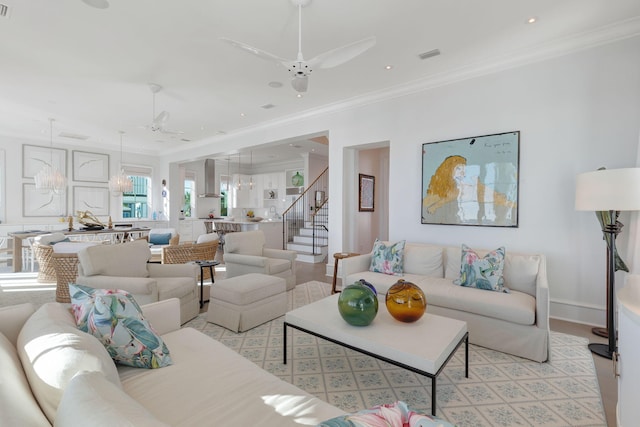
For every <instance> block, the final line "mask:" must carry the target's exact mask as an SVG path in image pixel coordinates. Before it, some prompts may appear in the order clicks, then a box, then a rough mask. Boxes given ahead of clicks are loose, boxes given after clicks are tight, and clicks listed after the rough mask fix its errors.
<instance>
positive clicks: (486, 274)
mask: <svg viewBox="0 0 640 427" xmlns="http://www.w3.org/2000/svg"><path fill="white" fill-rule="evenodd" d="M504 254H505V249H504V247H500V248H498V249H496V250H494V251H491V252H489V253H488V254H486V255H485V256H484V257H480V256H479V255H478V254H477V253H476V252H475V251H473V250H472V249H471V248H470V247H468V246H467V245H464V244H463V245H462V258H461V266H460V278H459V279H456V280H454V281H453V283H454V284H456V285H460V286H467V287H470V288H477V289H486V290H489V291H497V292H507V293H508V292H509V289H508V288H506V287H505V286H504V278H503V277H502V270H504Z"/></svg>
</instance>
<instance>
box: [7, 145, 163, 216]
mask: <svg viewBox="0 0 640 427" xmlns="http://www.w3.org/2000/svg"><path fill="white" fill-rule="evenodd" d="M24 144H27V145H38V146H42V147H49V145H50V142H49V137H48V135H47V138H46V141H45V140H28V139H20V138H14V137H9V136H4V135H0V150H3V151H4V153H5V165H4V166H5V168H4V170H3V171H1V172H2V174H4V176H5V177H6V185H5V188H6V206H5V214H4V215H3V216H2V217H0V220H2V222H3V223H7V224H51V223H56V222H57V221H58V218H55V217H23V216H22V184H23V183H33V182H34V181H33V179H31V178H22V146H23V145H24ZM53 147H54V148H63V149H66V150H67V157H66V158H67V171H66V176H67V191H66V199H67V203H66V207H65V208H64V209H63V212H61V213H62V214H64V216H68V215H73V187H74V186H82V187H104V188H108V186H109V185H108V183H106V182H105V183H93V182H81V181H73V180H72V177H73V174H72V170H73V169H72V166H73V164H72V156H73V155H72V152H73V150H79V151H88V152H96V153H101V154H108V155H109V177H111V175H114V174H116V173H117V172H118V171H119V169H120V148H119V146H118V148H117V150H115V151H112V150H96V149H94V148H91V149H87V148H86V147H83V146H78V145H71V144H65V143H60V142H59V141H58V139H57V138H55V137H54V142H53ZM124 164H125V165H137V166H147V167H151V168H152V169H153V177H152V179H153V184H154V192H153V195H152V201H151V202H152V205H151V208H150V210H149V212H153V211H154V210H161V203H162V201H161V187H162V186H161V180H162V178H161V177H162V176H165V171H166V170H168V168H167V167H166V166H164V165H161V164H160V159H159V158H157V157H150V156H146V155H142V154H132V153H128V154H125V155H124ZM109 208H110V209H109V210H110V213H111V216H112V219H113V221H117V220H119V219H120V218H121V210H120V199H119V198H116V197H111V196H110V199H109ZM100 219H101V220H105V221H106V220H107V217H104V218H103V217H100ZM149 219H151V218H149Z"/></svg>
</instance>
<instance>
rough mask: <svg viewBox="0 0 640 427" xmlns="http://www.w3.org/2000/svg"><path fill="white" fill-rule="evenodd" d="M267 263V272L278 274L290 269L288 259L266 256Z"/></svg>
mask: <svg viewBox="0 0 640 427" xmlns="http://www.w3.org/2000/svg"><path fill="white" fill-rule="evenodd" d="M267 265H268V266H269V268H268V270H267V271H268V272H269V274H278V273H282V272H285V271H287V270H291V261H289V260H288V259H280V258H268V259H267Z"/></svg>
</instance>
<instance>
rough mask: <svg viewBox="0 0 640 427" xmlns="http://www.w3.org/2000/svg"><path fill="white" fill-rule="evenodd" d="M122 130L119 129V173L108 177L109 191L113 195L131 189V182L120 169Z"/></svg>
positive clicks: (127, 191)
mask: <svg viewBox="0 0 640 427" xmlns="http://www.w3.org/2000/svg"><path fill="white" fill-rule="evenodd" d="M123 134H124V132H123V131H120V173H118V174H117V175H113V176H112V177H111V179H109V191H111V194H112V195H113V196H118V195H121V194H122V193H130V192H131V191H132V190H133V182H132V181H131V180H130V179H129V177H128V176H127V175H126V174H125V173H124V169H122V135H123Z"/></svg>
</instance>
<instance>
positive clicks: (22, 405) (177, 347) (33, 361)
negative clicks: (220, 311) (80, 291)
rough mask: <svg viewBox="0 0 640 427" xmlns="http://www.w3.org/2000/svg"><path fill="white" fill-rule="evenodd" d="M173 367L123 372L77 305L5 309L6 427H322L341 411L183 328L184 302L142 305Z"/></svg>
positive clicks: (1, 358) (0, 361)
mask: <svg viewBox="0 0 640 427" xmlns="http://www.w3.org/2000/svg"><path fill="white" fill-rule="evenodd" d="M142 308H143V312H144V315H145V318H146V319H147V320H148V321H149V322H150V323H151V324H152V325H153V327H154V329H155V330H156V332H157V333H158V334H159V335H161V337H162V339H163V340H164V342H165V343H166V345H167V347H168V348H169V351H170V354H171V358H172V360H173V365H171V366H168V367H164V368H159V369H142V368H132V367H126V366H119V365H118V366H116V365H115V364H114V363H113V362H112V361H111V359H110V357H109V354H108V353H107V351H106V350H105V348H104V347H103V346H102V344H101V343H100V342H99V341H98V339H97V338H94V337H93V336H91V335H89V334H86V333H84V332H81V331H80V330H78V329H77V328H76V324H75V320H74V317H73V314H72V313H71V312H70V309H69V305H68V304H61V303H48V304H45V305H43V306H42V307H40V308H39V309H38V310H37V311H36V310H35V307H34V306H33V305H32V304H22V305H18V306H12V307H5V308H0V366H1V367H2V369H0V425H2V426H20V427H31V426H51V425H54V423H55V426H57V427H68V426H74V427H75V426H78V427H80V426H82V427H95V426H105V427H106V426H125V425H131V426H167V425H171V426H198V427H199V426H213V425H225V426H256V425H260V426H274V427H280V426H293V425H298V426H299V425H316V424H318V423H319V422H321V421H323V420H327V419H330V418H333V417H337V416H340V415H343V414H344V412H343V411H341V410H340V409H338V408H336V407H334V406H331V405H329V404H328V403H325V402H323V401H321V400H319V399H318V398H316V397H314V396H312V395H310V394H308V393H306V392H304V391H302V390H300V389H298V388H297V387H295V386H293V385H291V384H289V383H286V382H284V381H282V380H280V379H279V378H277V377H275V376H274V375H271V374H270V373H268V372H266V371H264V370H262V369H260V368H259V367H258V366H257V365H255V364H254V363H252V362H250V361H249V360H247V359H245V358H243V357H242V356H240V355H239V354H237V353H236V352H235V351H233V350H231V349H229V348H227V347H226V346H225V345H223V344H221V343H220V342H218V341H216V340H214V339H212V338H209V337H208V336H206V335H204V334H202V333H200V332H198V331H196V330H195V329H191V328H183V329H180V304H179V302H178V300H177V299H170V300H165V301H160V302H157V303H153V304H150V305H146V306H143V307H142Z"/></svg>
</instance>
